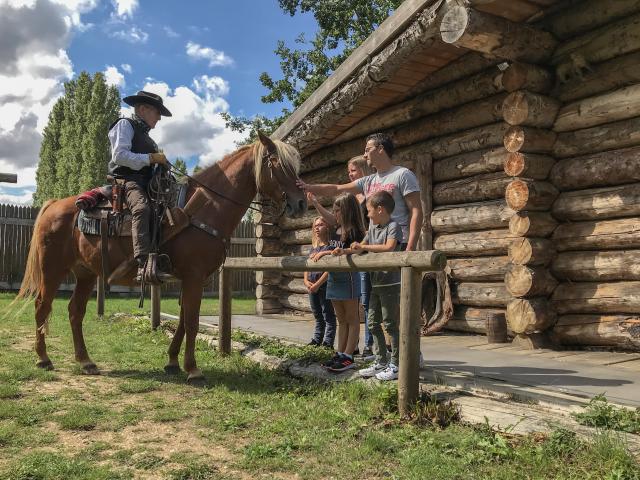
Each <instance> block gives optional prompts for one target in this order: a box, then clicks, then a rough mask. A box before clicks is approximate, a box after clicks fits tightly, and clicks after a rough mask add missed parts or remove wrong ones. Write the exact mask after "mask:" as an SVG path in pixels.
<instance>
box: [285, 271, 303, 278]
mask: <svg viewBox="0 0 640 480" xmlns="http://www.w3.org/2000/svg"><path fill="white" fill-rule="evenodd" d="M280 273H281V275H282V277H287V278H304V272H280Z"/></svg>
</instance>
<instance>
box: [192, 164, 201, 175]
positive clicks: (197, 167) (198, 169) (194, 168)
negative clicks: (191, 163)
mask: <svg viewBox="0 0 640 480" xmlns="http://www.w3.org/2000/svg"><path fill="white" fill-rule="evenodd" d="M200 170H202V167H201V166H200V164H198V165H196V166H195V167H193V172H191V175H195V174H196V173H198V172H199V171H200Z"/></svg>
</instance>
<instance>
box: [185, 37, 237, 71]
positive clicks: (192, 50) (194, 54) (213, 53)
mask: <svg viewBox="0 0 640 480" xmlns="http://www.w3.org/2000/svg"><path fill="white" fill-rule="evenodd" d="M186 49H187V55H188V56H190V57H191V58H194V59H198V60H208V61H209V66H210V67H218V66H221V67H224V66H226V65H231V64H232V63H233V59H232V58H231V57H229V56H227V54H225V53H224V52H222V51H220V50H215V49H213V48H209V47H203V46H201V45H199V44H197V43H194V42H188V43H187V47H186Z"/></svg>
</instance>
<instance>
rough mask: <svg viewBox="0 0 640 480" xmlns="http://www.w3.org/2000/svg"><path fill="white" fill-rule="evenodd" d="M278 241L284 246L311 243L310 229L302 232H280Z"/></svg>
mask: <svg viewBox="0 0 640 480" xmlns="http://www.w3.org/2000/svg"><path fill="white" fill-rule="evenodd" d="M280 241H281V242H282V243H283V244H284V245H306V244H309V243H311V228H304V229H302V230H287V231H286V232H282V236H281V237H280Z"/></svg>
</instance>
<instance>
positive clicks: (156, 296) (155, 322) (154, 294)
mask: <svg viewBox="0 0 640 480" xmlns="http://www.w3.org/2000/svg"><path fill="white" fill-rule="evenodd" d="M159 326H160V285H151V328H152V329H153V330H156V329H157V328H158V327H159Z"/></svg>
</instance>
